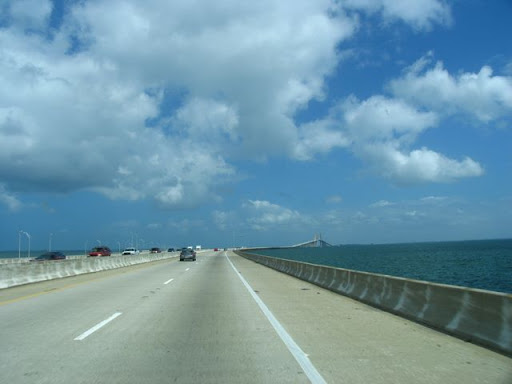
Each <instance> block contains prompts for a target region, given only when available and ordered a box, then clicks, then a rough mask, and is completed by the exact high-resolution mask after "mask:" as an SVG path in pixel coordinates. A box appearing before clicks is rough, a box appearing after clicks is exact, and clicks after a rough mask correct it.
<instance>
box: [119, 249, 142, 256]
mask: <svg viewBox="0 0 512 384" xmlns="http://www.w3.org/2000/svg"><path fill="white" fill-rule="evenodd" d="M139 253H140V251H139V250H138V249H135V248H125V250H124V251H123V253H122V255H137V254H139Z"/></svg>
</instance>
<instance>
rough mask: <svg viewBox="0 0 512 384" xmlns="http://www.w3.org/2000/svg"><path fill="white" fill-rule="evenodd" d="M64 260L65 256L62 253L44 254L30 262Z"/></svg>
mask: <svg viewBox="0 0 512 384" xmlns="http://www.w3.org/2000/svg"><path fill="white" fill-rule="evenodd" d="M65 258H66V255H65V254H63V253H62V252H46V253H43V254H42V255H41V256H37V257H36V258H35V259H32V261H47V260H64V259H65Z"/></svg>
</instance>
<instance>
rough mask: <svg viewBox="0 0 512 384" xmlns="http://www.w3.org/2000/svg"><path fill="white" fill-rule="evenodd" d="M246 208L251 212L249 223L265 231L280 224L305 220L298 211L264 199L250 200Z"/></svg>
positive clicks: (293, 223)
mask: <svg viewBox="0 0 512 384" xmlns="http://www.w3.org/2000/svg"><path fill="white" fill-rule="evenodd" d="M244 208H245V209H246V210H247V212H248V213H249V215H250V216H249V217H248V219H247V222H248V224H249V225H250V227H251V228H252V229H254V230H259V231H265V230H269V229H271V228H275V227H276V226H280V225H296V224H298V223H301V222H303V218H302V216H301V214H300V213H299V212H298V211H294V210H291V209H289V208H285V207H281V206H279V205H277V204H272V203H270V202H268V201H262V200H248V201H247V202H246V203H245V204H244Z"/></svg>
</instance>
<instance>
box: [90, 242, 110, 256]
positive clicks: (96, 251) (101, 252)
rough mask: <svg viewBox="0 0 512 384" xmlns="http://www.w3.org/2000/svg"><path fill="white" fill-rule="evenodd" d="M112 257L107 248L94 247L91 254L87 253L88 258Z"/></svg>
mask: <svg viewBox="0 0 512 384" xmlns="http://www.w3.org/2000/svg"><path fill="white" fill-rule="evenodd" d="M110 255H112V251H111V250H110V248H109V247H105V246H103V245H102V246H100V247H94V248H93V249H91V252H89V256H110Z"/></svg>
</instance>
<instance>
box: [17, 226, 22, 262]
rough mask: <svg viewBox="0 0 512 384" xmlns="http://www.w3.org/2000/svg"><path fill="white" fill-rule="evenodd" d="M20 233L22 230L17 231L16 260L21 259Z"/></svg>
mask: <svg viewBox="0 0 512 384" xmlns="http://www.w3.org/2000/svg"><path fill="white" fill-rule="evenodd" d="M21 232H23V231H22V230H19V231H18V259H20V258H21Z"/></svg>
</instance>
